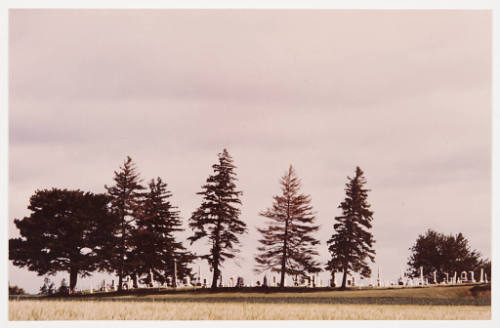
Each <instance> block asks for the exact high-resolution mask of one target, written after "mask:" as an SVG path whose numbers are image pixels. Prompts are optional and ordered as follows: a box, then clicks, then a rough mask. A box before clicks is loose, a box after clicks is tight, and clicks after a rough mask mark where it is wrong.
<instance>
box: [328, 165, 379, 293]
mask: <svg viewBox="0 0 500 328" xmlns="http://www.w3.org/2000/svg"><path fill="white" fill-rule="evenodd" d="M347 179H348V183H347V184H346V188H345V192H346V198H345V200H344V201H343V202H342V203H341V204H340V206H339V208H341V209H342V215H341V216H337V217H336V218H335V223H334V225H333V229H334V231H335V233H334V234H333V235H332V237H331V238H330V239H329V240H328V242H327V244H328V245H329V247H328V250H329V251H330V254H331V256H332V258H331V260H330V261H329V262H328V264H327V269H328V270H331V271H337V270H342V271H343V273H344V274H343V277H342V286H341V288H345V287H346V281H347V275H348V274H349V272H358V273H359V274H360V275H361V277H364V278H367V277H369V276H370V275H371V269H370V267H369V266H368V264H367V260H368V259H370V260H371V261H372V262H373V261H374V259H375V250H373V248H372V247H373V244H374V243H375V240H374V239H373V235H372V233H371V232H369V229H371V227H372V225H371V222H372V220H373V212H372V211H371V210H370V204H368V202H367V198H368V192H369V191H370V190H369V189H366V188H365V184H366V179H365V177H364V175H363V171H362V170H361V169H360V168H359V167H356V175H355V176H354V178H350V177H347Z"/></svg>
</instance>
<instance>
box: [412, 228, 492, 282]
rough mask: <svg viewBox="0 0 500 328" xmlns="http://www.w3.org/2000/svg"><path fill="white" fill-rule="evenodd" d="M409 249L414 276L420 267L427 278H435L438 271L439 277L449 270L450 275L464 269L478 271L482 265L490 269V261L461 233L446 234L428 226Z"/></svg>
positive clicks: (443, 276) (442, 277) (417, 274)
mask: <svg viewBox="0 0 500 328" xmlns="http://www.w3.org/2000/svg"><path fill="white" fill-rule="evenodd" d="M410 251H411V254H410V257H409V258H408V271H407V273H408V275H409V276H411V277H418V276H419V275H420V267H422V268H423V273H424V277H427V278H428V279H431V278H433V274H434V271H436V276H437V279H438V280H442V279H444V278H445V276H446V273H448V275H449V276H452V275H453V274H454V273H455V272H457V274H460V272H462V271H467V272H468V271H475V273H476V274H479V270H480V267H481V266H482V265H484V266H485V269H487V261H482V260H481V259H480V253H479V252H477V251H475V250H471V248H470V246H469V241H468V240H467V239H466V238H465V237H464V235H463V234H462V233H458V234H457V235H452V234H450V235H444V234H442V233H439V232H436V231H434V230H432V229H428V230H427V231H426V233H425V234H423V235H419V236H418V238H417V240H416V241H415V244H414V245H413V246H412V247H411V248H410ZM476 277H477V276H476Z"/></svg>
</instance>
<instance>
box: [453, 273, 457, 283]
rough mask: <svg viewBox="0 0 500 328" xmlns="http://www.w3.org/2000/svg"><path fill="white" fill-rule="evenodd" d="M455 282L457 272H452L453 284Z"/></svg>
mask: <svg viewBox="0 0 500 328" xmlns="http://www.w3.org/2000/svg"><path fill="white" fill-rule="evenodd" d="M456 283H457V272H456V271H455V272H453V284H456Z"/></svg>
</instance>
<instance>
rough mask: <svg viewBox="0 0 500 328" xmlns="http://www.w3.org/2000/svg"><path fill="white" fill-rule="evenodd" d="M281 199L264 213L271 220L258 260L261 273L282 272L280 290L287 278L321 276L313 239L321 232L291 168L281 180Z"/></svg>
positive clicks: (261, 242) (308, 199)
mask: <svg viewBox="0 0 500 328" xmlns="http://www.w3.org/2000/svg"><path fill="white" fill-rule="evenodd" d="M281 191H282V194H281V195H277V196H274V197H273V199H274V202H273V205H272V207H271V208H268V209H266V210H265V211H262V212H261V213H260V215H261V216H263V217H266V218H268V219H270V222H269V224H268V226H267V228H265V229H260V228H258V229H257V230H258V231H259V232H260V233H261V234H262V239H260V240H259V242H260V244H261V245H262V246H260V247H259V248H258V251H259V252H260V253H259V254H258V255H257V256H256V257H255V261H256V262H257V268H256V271H257V272H263V271H266V270H271V271H273V272H280V274H281V280H280V286H281V287H282V288H283V287H284V286H285V275H286V274H289V275H293V276H296V275H304V276H305V275H306V273H314V272H319V271H320V270H321V269H320V267H319V263H318V262H316V261H315V259H314V258H315V256H317V255H318V252H317V251H316V249H315V247H314V246H316V245H318V244H319V241H318V240H317V239H315V238H314V237H313V233H314V232H316V231H317V230H318V228H319V227H318V226H317V225H314V220H315V217H314V214H313V208H312V206H311V197H310V196H309V195H305V194H301V193H300V180H299V179H298V178H297V176H296V174H295V171H294V169H293V167H292V166H291V165H290V168H289V169H288V172H287V173H286V174H285V175H284V176H283V177H282V178H281Z"/></svg>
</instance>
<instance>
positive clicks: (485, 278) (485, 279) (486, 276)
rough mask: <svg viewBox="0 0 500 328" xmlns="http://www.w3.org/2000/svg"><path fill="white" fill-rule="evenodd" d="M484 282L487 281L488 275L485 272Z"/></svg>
mask: <svg viewBox="0 0 500 328" xmlns="http://www.w3.org/2000/svg"><path fill="white" fill-rule="evenodd" d="M484 282H485V283H488V275H487V274H486V273H485V274H484Z"/></svg>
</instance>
